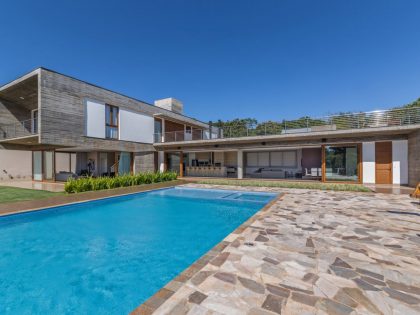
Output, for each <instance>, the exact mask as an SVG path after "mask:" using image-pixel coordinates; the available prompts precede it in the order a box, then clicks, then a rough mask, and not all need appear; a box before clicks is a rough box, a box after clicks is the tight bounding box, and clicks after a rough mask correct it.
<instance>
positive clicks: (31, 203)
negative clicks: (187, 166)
mask: <svg viewBox="0 0 420 315" xmlns="http://www.w3.org/2000/svg"><path fill="white" fill-rule="evenodd" d="M189 183H190V182H189V181H185V180H179V179H178V180H175V181H169V182H161V183H154V184H146V185H138V186H130V187H121V188H115V189H104V190H96V191H89V192H84V193H79V194H77V193H76V194H69V195H62V196H54V197H51V198H44V199H36V200H26V201H17V202H11V203H5V204H0V218H1V217H4V216H9V215H14V214H20V213H27V212H33V211H42V210H47V209H51V208H56V207H61V206H68V205H74V204H80V203H84V202H89V201H96V200H103V199H108V198H116V197H122V196H129V195H134V194H138V193H142V192H148V191H155V190H160V189H167V188H171V187H176V186H181V185H186V184H189ZM9 208H11V209H12V210H8V209H9Z"/></svg>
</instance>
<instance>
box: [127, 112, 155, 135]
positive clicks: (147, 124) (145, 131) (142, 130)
mask: <svg viewBox="0 0 420 315" xmlns="http://www.w3.org/2000/svg"><path fill="white" fill-rule="evenodd" d="M154 129H155V120H154V118H153V117H151V116H146V115H142V114H138V113H134V112H132V111H128V110H124V109H122V108H120V140H125V141H133V142H141V143H153V133H154Z"/></svg>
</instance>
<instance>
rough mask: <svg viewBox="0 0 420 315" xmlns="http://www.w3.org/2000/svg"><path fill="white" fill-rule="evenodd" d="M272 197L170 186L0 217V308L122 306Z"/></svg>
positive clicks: (66, 310) (49, 310) (55, 310)
mask: <svg viewBox="0 0 420 315" xmlns="http://www.w3.org/2000/svg"><path fill="white" fill-rule="evenodd" d="M274 196H275V195H274V194H266V193H249V192H246V193H240V192H235V191H228V190H204V189H187V188H171V189H164V190H156V191H153V192H146V193H139V194H135V195H129V196H122V197H116V198H109V199H103V200H100V201H92V202H86V203H81V204H77V205H68V206H63V207H57V208H52V209H48V210H42V211H35V212H30V213H25V214H17V215H9V216H5V217H0V314H127V313H129V312H130V311H132V310H133V309H134V308H136V307H137V306H138V305H140V304H141V303H142V302H144V301H145V300H146V299H147V298H148V297H150V296H151V295H153V293H155V292H156V291H157V290H158V289H160V288H161V287H162V286H164V285H165V284H166V283H167V282H168V281H170V280H171V279H172V278H174V277H175V276H176V275H177V274H178V273H180V272H181V271H182V270H184V269H185V268H187V267H188V266H189V265H190V264H191V263H193V262H194V261H195V260H196V259H198V258H199V257H200V256H202V255H203V254H204V253H206V252H207V251H208V250H210V249H211V248H212V247H213V246H214V245H216V244H217V243H218V242H220V241H221V240H222V239H223V238H224V237H225V236H227V235H228V234H229V233H230V232H232V231H233V230H234V229H235V228H236V227H237V226H239V225H240V224H241V223H243V222H244V221H246V220H247V219H248V218H249V217H250V216H252V215H253V214H254V213H255V212H256V211H258V210H259V209H261V208H262V207H263V206H264V205H265V204H266V203H267V202H269V201H270V200H271V199H273V198H274Z"/></svg>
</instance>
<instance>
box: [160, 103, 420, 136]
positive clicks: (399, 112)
mask: <svg viewBox="0 0 420 315" xmlns="http://www.w3.org/2000/svg"><path fill="white" fill-rule="evenodd" d="M417 124H419V125H420V107H412V108H402V109H391V110H378V111H372V112H360V113H351V114H347V113H346V114H338V115H331V116H324V117H319V118H311V117H303V118H299V119H295V120H283V121H280V122H275V121H268V122H263V123H260V124H258V125H255V126H245V125H235V126H224V127H221V128H216V127H213V128H212V131H211V132H210V130H209V129H207V130H194V129H193V130H192V132H191V133H189V134H187V133H186V132H184V131H175V132H166V133H165V134H164V135H163V134H155V143H162V142H181V141H193V140H211V139H228V138H239V137H256V136H274V135H285V134H307V133H315V132H328V131H329V132H334V131H339V130H343V131H344V130H358V129H368V128H387V127H399V126H410V125H417Z"/></svg>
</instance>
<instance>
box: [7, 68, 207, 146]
mask: <svg viewBox="0 0 420 315" xmlns="http://www.w3.org/2000/svg"><path fill="white" fill-rule="evenodd" d="M208 127H209V126H208V124H206V123H204V122H201V121H199V120H197V119H194V118H191V117H187V116H185V115H184V114H183V106H182V103H181V102H179V101H177V100H175V99H173V98H168V99H163V100H158V101H156V102H155V105H152V104H147V103H146V102H143V101H140V100H137V99H134V98H131V97H127V96H125V95H122V94H119V93H116V92H113V91H110V90H107V89H104V88H101V87H98V86H96V85H93V84H89V83H87V82H84V81H81V80H78V79H75V78H72V77H69V76H66V75H62V74H60V73H57V72H54V71H51V70H48V69H44V68H38V69H36V70H34V71H32V72H30V73H28V74H26V75H24V76H22V77H20V78H18V79H16V80H14V81H12V82H10V83H8V84H6V85H4V86H2V87H0V144H1V145H2V146H4V147H7V146H9V147H13V146H22V145H24V146H33V147H40V146H42V147H56V148H59V147H63V148H65V147H72V148H74V147H81V148H83V147H90V148H97V149H100V148H104V147H106V148H107V149H109V150H119V151H131V152H135V151H142V150H145V149H151V148H152V145H153V143H154V142H156V141H158V142H160V141H162V139H164V133H165V132H181V131H182V132H183V134H185V133H188V132H189V131H192V130H201V131H202V134H205V132H206V131H205V130H208V129H209V128H208ZM185 139H188V137H186V138H185ZM116 140H117V141H116Z"/></svg>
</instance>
